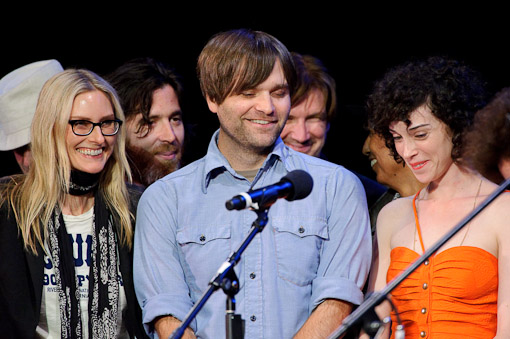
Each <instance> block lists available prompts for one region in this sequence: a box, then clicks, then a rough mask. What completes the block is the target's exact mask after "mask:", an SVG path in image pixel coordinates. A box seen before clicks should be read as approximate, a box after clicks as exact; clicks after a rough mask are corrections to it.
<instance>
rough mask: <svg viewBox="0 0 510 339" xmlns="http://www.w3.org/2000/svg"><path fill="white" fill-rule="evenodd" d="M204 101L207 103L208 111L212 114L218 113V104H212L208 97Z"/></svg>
mask: <svg viewBox="0 0 510 339" xmlns="http://www.w3.org/2000/svg"><path fill="white" fill-rule="evenodd" d="M205 100H206V101H207V106H208V107H209V110H210V111H211V112H213V113H218V106H219V105H218V104H217V103H216V102H214V101H213V100H212V99H211V98H210V97H209V96H208V95H207V96H206V98H205Z"/></svg>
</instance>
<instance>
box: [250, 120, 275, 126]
mask: <svg viewBox="0 0 510 339" xmlns="http://www.w3.org/2000/svg"><path fill="white" fill-rule="evenodd" d="M248 121H250V122H253V123H255V124H259V125H269V124H274V123H275V122H274V121H267V120H259V119H248Z"/></svg>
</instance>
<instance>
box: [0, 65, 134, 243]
mask: <svg viewBox="0 0 510 339" xmlns="http://www.w3.org/2000/svg"><path fill="white" fill-rule="evenodd" d="M95 90H99V91H101V92H102V93H104V94H105V95H106V96H107V97H108V98H109V100H110V102H111V104H112V108H113V111H114V114H115V117H116V118H118V119H121V120H124V113H123V111H122V108H121V105H120V103H119V99H118V97H117V93H116V92H115V90H114V89H113V87H112V86H111V85H110V84H109V83H108V82H106V81H105V80H104V79H103V78H101V77H100V76H98V75H97V74H95V73H93V72H91V71H89V70H85V69H68V70H65V71H63V72H61V73H58V74H57V75H55V76H53V77H52V78H50V79H49V80H48V81H47V82H46V83H45V84H44V86H43V88H42V90H41V93H40V95H39V100H38V103H37V108H36V111H35V115H34V118H33V121H32V127H31V150H32V163H31V165H30V168H29V171H28V173H27V175H26V176H21V177H20V178H18V179H15V180H13V181H11V182H10V183H9V184H8V185H6V187H5V188H4V189H3V192H2V194H1V200H0V205H1V204H3V203H8V205H9V208H10V212H13V214H14V217H15V219H16V222H17V225H18V229H19V232H20V234H21V236H22V238H23V241H24V245H25V249H27V250H31V251H32V252H33V253H36V252H37V244H40V245H41V247H42V248H44V241H45V240H46V237H47V230H46V227H47V225H48V222H49V220H50V218H53V211H54V208H55V207H56V206H57V205H59V204H62V203H63V201H64V199H65V196H66V194H67V193H68V192H69V185H70V177H71V163H70V160H69V155H68V153H67V148H66V130H67V128H70V126H69V123H68V122H69V117H70V115H71V110H72V106H73V102H74V99H75V98H76V96H77V95H79V94H81V93H85V92H89V91H95ZM125 135H126V131H125V127H124V126H121V128H120V130H119V133H118V136H117V141H116V143H115V145H114V151H113V154H112V155H111V157H110V159H108V162H107V163H106V165H105V167H104V169H103V170H102V172H101V175H100V179H99V190H100V191H101V192H102V194H103V196H104V199H105V201H106V204H107V207H108V208H109V210H110V211H111V212H112V214H113V216H114V218H116V219H117V220H118V222H117V223H116V227H117V232H118V234H119V238H120V241H121V243H123V244H125V245H128V246H131V243H132V238H133V231H132V227H131V219H132V217H133V216H132V214H131V213H130V211H129V196H128V192H127V188H126V183H125V180H128V181H131V172H130V170H129V165H128V162H127V158H126V154H125ZM11 209H12V211H11Z"/></svg>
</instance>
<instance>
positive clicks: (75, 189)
mask: <svg viewBox="0 0 510 339" xmlns="http://www.w3.org/2000/svg"><path fill="white" fill-rule="evenodd" d="M100 175H101V173H95V174H91V173H86V172H82V171H78V170H71V182H70V184H69V194H71V195H85V194H87V193H90V192H92V191H93V190H94V189H95V188H96V186H97V184H98V183H99V177H100Z"/></svg>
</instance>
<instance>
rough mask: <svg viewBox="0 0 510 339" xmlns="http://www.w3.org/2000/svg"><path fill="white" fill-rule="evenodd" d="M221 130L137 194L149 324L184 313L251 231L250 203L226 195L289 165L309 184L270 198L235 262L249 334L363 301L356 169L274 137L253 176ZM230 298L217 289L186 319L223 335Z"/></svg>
mask: <svg viewBox="0 0 510 339" xmlns="http://www.w3.org/2000/svg"><path fill="white" fill-rule="evenodd" d="M217 135H218V132H216V133H215V134H214V136H213V138H212V140H211V143H210V144H209V149H208V151H207V155H206V156H205V157H204V158H202V159H200V160H197V161H195V162H193V163H192V164H190V165H188V166H186V167H184V168H182V169H180V170H178V171H176V172H173V173H171V174H169V175H168V176H166V177H164V178H162V179H160V180H158V181H156V182H155V183H154V184H152V185H151V186H149V187H148V188H147V190H146V191H145V192H144V194H143V195H142V198H141V199H140V203H139V205H138V212H137V220H136V232H135V241H134V282H135V290H136V294H137V297H138V300H139V302H140V303H141V306H142V309H143V322H144V324H145V328H146V330H147V331H148V332H149V334H151V335H152V334H154V333H153V331H154V330H153V328H152V327H151V326H150V323H151V322H152V321H153V320H154V319H155V318H156V317H159V316H162V315H173V316H174V317H176V318H177V319H180V320H183V319H184V318H185V317H186V315H187V313H188V312H189V310H190V309H191V308H192V306H193V305H194V303H195V302H196V301H197V300H199V299H200V297H201V296H202V294H203V293H204V291H205V290H207V288H208V287H209V285H208V283H209V281H210V280H211V279H212V278H213V277H214V276H215V275H216V273H217V271H218V269H219V268H220V266H221V265H222V263H224V262H225V261H226V260H227V258H228V257H229V256H230V254H231V253H232V252H233V251H235V250H237V249H238V247H239V245H240V244H241V242H242V241H243V240H244V239H245V237H246V235H247V234H248V233H249V231H250V229H251V226H252V224H253V222H254V221H255V220H256V218H257V215H256V213H255V212H254V211H251V210H242V211H228V210H227V209H226V208H225V202H226V201H227V200H229V199H231V198H232V197H233V196H235V195H237V194H239V193H240V192H246V191H248V190H249V189H250V188H252V189H257V188H260V187H264V186H267V185H271V184H274V183H276V182H279V181H280V180H281V178H282V177H283V176H285V175H286V174H287V173H288V172H290V171H293V170H295V169H302V170H305V171H307V172H308V173H310V175H311V176H312V178H313V184H314V185H313V190H312V192H311V193H310V195H309V196H308V197H307V198H305V199H302V200H296V201H290V202H289V201H287V200H284V199H279V200H278V201H276V203H275V204H274V205H272V206H271V207H270V209H269V213H268V219H269V221H268V223H267V225H266V226H265V228H264V229H263V230H262V232H260V233H258V234H257V235H256V236H255V237H254V239H253V241H252V242H251V243H250V245H249V246H248V247H247V249H246V250H245V251H244V253H243V254H242V256H241V260H240V261H239V263H238V264H237V265H236V266H235V273H236V275H237V277H238V278H239V282H240V290H239V292H238V293H237V295H236V301H237V305H236V311H235V312H236V313H237V314H240V315H241V316H242V318H243V319H244V320H245V338H291V337H292V336H293V335H294V334H295V333H296V332H297V331H298V330H299V329H300V327H301V326H302V325H303V324H304V323H305V321H306V320H307V318H308V316H309V315H310V313H311V312H312V311H313V310H314V309H315V308H316V307H317V306H318V305H319V304H320V303H321V302H322V301H323V300H324V299H329V298H334V299H340V300H344V301H348V302H351V303H353V304H360V303H361V302H362V301H363V295H362V292H361V288H362V286H363V284H364V283H365V279H366V277H367V275H368V271H369V266H370V262H371V235H370V221H369V217H368V210H367V205H366V198H365V193H364V190H363V187H362V185H361V183H360V181H359V180H358V179H357V177H356V176H355V175H354V174H352V173H351V172H349V171H347V170H346V169H345V168H343V167H342V166H339V165H335V164H332V163H330V162H326V161H324V160H321V159H318V158H315V157H311V156H307V155H304V154H301V153H298V152H295V151H293V150H292V149H289V148H288V147H287V146H285V145H284V143H283V142H282V140H281V139H280V138H278V140H277V142H276V145H275V147H274V149H273V151H272V152H271V154H270V155H269V156H268V157H267V159H266V161H265V163H264V165H263V166H262V168H261V169H260V170H259V172H258V174H257V176H256V177H255V179H254V181H253V183H254V184H253V185H251V183H250V182H249V181H248V180H247V179H245V178H244V177H242V176H241V175H239V174H237V173H236V172H235V171H234V170H233V169H232V168H231V167H230V165H229V163H228V161H227V160H226V159H225V157H224V156H223V155H222V154H221V152H220V151H219V149H218V147H217V145H216V140H217ZM226 298H227V296H226V295H225V294H224V293H223V291H222V290H221V289H219V290H217V291H216V292H215V293H213V294H212V296H211V298H210V299H209V300H208V301H207V302H206V303H205V306H204V307H203V308H202V310H201V311H200V312H199V313H198V314H197V316H196V318H195V319H194V321H193V322H192V323H191V327H192V329H193V330H194V331H195V333H196V335H197V336H198V337H200V338H214V339H217V338H225V309H226V305H225V304H226Z"/></svg>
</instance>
